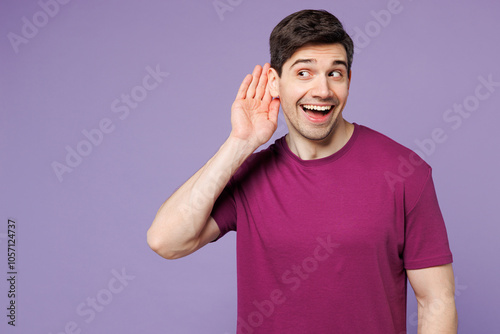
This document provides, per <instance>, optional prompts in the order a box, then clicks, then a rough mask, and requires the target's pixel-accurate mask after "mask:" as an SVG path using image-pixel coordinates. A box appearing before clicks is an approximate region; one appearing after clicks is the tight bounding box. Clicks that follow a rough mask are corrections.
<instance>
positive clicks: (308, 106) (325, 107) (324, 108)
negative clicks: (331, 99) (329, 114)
mask: <svg viewBox="0 0 500 334" xmlns="http://www.w3.org/2000/svg"><path fill="white" fill-rule="evenodd" d="M302 108H305V109H310V110H318V111H327V110H330V109H331V108H332V106H315V105H313V104H304V105H303V106H302Z"/></svg>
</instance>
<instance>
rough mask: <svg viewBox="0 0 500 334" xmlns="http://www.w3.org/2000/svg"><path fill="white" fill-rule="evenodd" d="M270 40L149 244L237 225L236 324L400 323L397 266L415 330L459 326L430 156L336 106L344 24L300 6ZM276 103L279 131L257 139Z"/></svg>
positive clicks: (189, 240)
mask: <svg viewBox="0 0 500 334" xmlns="http://www.w3.org/2000/svg"><path fill="white" fill-rule="evenodd" d="M270 47H271V65H269V64H265V65H264V67H263V68H261V67H260V66H256V67H255V69H254V71H253V74H252V75H247V77H245V79H244V80H243V82H242V84H241V86H240V89H239V91H238V93H237V96H236V100H235V101H234V103H233V106H232V110H231V124H232V131H231V133H230V135H229V137H228V139H227V140H226V142H225V143H224V144H223V145H222V146H221V148H220V149H219V151H218V152H217V153H216V154H215V155H214V156H213V157H212V158H211V159H210V160H209V161H208V162H207V163H206V164H205V165H204V166H203V167H202V168H201V169H200V170H199V171H198V172H197V173H196V174H194V175H193V176H192V177H191V178H190V179H189V180H188V181H187V182H186V183H185V184H183V185H182V186H181V187H180V188H179V189H178V190H177V191H176V192H175V193H174V194H173V195H172V196H171V197H170V198H169V199H168V200H167V201H166V202H165V203H164V204H163V205H162V207H161V208H160V209H159V211H158V213H157V216H156V218H155V220H154V222H153V224H152V226H151V228H150V229H149V231H148V243H149V245H150V246H151V248H152V249H153V250H155V251H156V252H157V253H158V254H160V255H161V256H163V257H165V258H168V259H174V258H179V257H182V256H185V255H188V254H190V253H192V252H194V251H196V250H198V249H199V248H201V247H203V246H204V245H206V244H207V243H209V242H211V241H214V240H216V239H218V238H220V237H222V236H223V235H224V234H225V233H227V232H228V231H230V230H236V229H237V230H238V232H237V259H238V325H237V327H238V328H237V332H238V333H287V334H290V333H301V334H304V333H315V334H318V333H372V334H373V333H380V334H388V333H395V334H401V333H405V331H406V288H407V287H406V278H407V277H408V278H409V281H410V283H411V285H412V287H413V289H414V291H415V294H416V297H417V300H418V313H419V315H418V319H419V324H418V327H419V333H456V331H457V314H456V309H455V301H454V278H453V271H452V267H451V262H452V254H451V252H450V249H449V245H448V239H447V234H446V228H445V225H444V221H443V218H442V215H441V212H440V210H439V206H438V203H437V199H436V194H435V190H434V186H433V181H432V176H431V168H430V166H429V165H427V164H426V163H425V162H424V161H423V160H421V159H420V158H419V157H418V156H417V155H416V154H415V153H413V152H412V151H410V150H409V149H407V148H405V147H403V146H401V145H399V144H398V143H396V142H394V141H392V140H391V139H389V138H387V137H385V136H384V135H382V134H380V133H378V132H376V131H374V130H371V129H369V128H367V127H365V126H362V125H359V124H356V123H350V122H348V121H346V120H345V119H344V118H343V115H342V111H343V109H344V106H345V104H346V101H347V97H348V95H349V85H350V82H351V64H352V59H353V43H352V40H351V38H350V37H349V36H348V35H347V33H346V32H345V31H344V29H343V27H342V24H341V23H340V22H339V21H338V20H337V18H336V17H335V16H333V15H331V14H330V13H328V12H326V11H316V10H305V11H300V12H297V13H294V14H292V15H290V16H288V17H286V18H285V19H284V20H283V21H281V22H280V23H279V24H278V25H277V26H276V27H275V29H274V30H273V32H272V34H271V38H270ZM280 104H281V106H282V109H283V113H284V115H285V119H286V122H287V125H288V129H289V133H288V134H287V135H286V136H284V137H282V138H280V139H278V140H277V141H276V142H275V143H274V144H272V145H271V146H270V147H269V148H267V149H265V150H263V151H261V152H258V153H254V151H255V150H256V149H257V148H258V147H259V146H261V145H262V144H264V143H266V142H267V141H268V140H269V139H270V138H271V136H272V134H273V133H274V131H275V130H276V127H277V117H278V111H279V106H280ZM402 166H403V167H402Z"/></svg>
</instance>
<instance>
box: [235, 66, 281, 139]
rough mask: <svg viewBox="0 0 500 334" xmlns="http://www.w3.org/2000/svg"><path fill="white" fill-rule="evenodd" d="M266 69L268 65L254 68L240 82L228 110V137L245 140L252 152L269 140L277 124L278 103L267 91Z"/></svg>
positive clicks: (277, 99)
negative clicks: (229, 127) (229, 132)
mask: <svg viewBox="0 0 500 334" xmlns="http://www.w3.org/2000/svg"><path fill="white" fill-rule="evenodd" d="M269 68H270V65H269V64H268V63H266V64H265V65H264V68H262V67H261V66H260V65H257V66H255V68H254V70H253V73H252V74H248V75H247V76H246V77H245V79H243V82H242V83H241V86H240V88H239V90H238V94H237V95H236V99H235V100H234V103H233V106H232V107H231V125H232V131H231V136H232V137H234V138H238V139H242V140H247V141H249V143H250V144H251V145H254V146H255V149H257V148H258V147H259V146H260V145H262V144H265V143H266V142H267V141H268V140H269V139H270V138H271V136H272V135H273V133H274V131H276V128H277V125H278V112H279V108H280V101H279V98H276V99H273V98H272V97H271V93H270V92H269V86H268V80H267V72H268V70H269Z"/></svg>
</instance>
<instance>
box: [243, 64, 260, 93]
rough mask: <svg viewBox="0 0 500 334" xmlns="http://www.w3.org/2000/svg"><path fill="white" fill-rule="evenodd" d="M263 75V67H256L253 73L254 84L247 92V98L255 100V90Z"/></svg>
mask: <svg viewBox="0 0 500 334" xmlns="http://www.w3.org/2000/svg"><path fill="white" fill-rule="evenodd" d="M261 73H262V67H261V66H260V65H256V66H255V68H254V69H253V73H252V82H251V83H250V86H249V87H248V90H247V97H248V98H251V99H253V98H254V97H255V90H256V88H257V84H258V83H259V78H260V75H261Z"/></svg>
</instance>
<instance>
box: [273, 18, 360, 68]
mask: <svg viewBox="0 0 500 334" xmlns="http://www.w3.org/2000/svg"><path fill="white" fill-rule="evenodd" d="M336 43H338V44H341V45H342V46H343V47H344V49H345V51H346V55H347V70H348V71H349V72H350V71H351V65H352V60H353V54H354V45H353V42H352V39H351V37H349V35H348V34H347V33H346V32H345V30H344V27H343V26H342V23H340V21H339V20H338V19H337V18H336V17H335V16H334V15H332V14H330V13H329V12H327V11H325V10H307V9H306V10H301V11H299V12H296V13H293V14H290V15H288V16H287V17H285V18H284V19H283V20H282V21H281V22H280V23H278V25H277V26H276V27H275V28H274V29H273V31H272V33H271V36H270V38H269V46H270V51H271V67H272V68H274V69H275V70H276V72H277V73H278V75H280V76H281V72H282V68H283V64H284V63H285V62H286V61H287V60H288V59H289V58H290V57H291V56H292V55H293V54H294V53H295V51H297V50H298V49H299V48H301V47H303V46H305V45H318V44H336Z"/></svg>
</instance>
